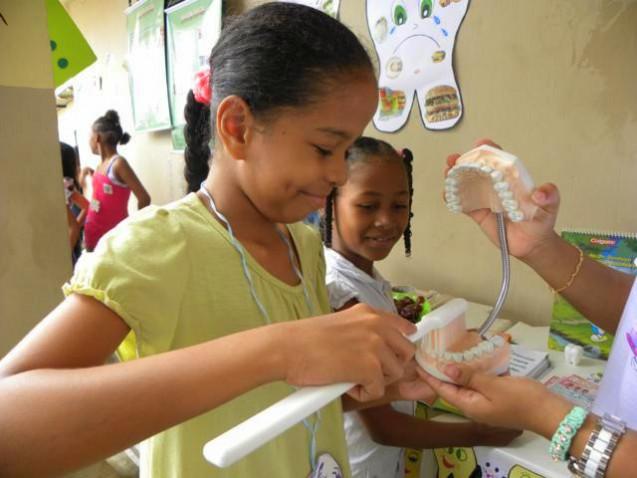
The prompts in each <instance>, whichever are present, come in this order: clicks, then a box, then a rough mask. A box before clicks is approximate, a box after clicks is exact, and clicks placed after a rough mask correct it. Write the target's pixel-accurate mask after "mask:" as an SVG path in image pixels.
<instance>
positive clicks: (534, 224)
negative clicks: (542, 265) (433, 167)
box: [445, 138, 560, 259]
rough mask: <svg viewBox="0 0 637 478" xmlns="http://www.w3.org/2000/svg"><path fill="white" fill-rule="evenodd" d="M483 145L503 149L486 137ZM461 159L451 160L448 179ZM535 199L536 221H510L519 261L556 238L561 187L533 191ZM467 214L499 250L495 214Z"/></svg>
mask: <svg viewBox="0 0 637 478" xmlns="http://www.w3.org/2000/svg"><path fill="white" fill-rule="evenodd" d="M483 144H486V145H489V146H493V147H494V148H499V149H502V148H501V147H500V146H499V145H498V144H496V143H494V142H493V141H492V140H490V139H486V138H484V139H480V140H478V141H476V143H475V144H474V146H476V147H477V146H480V145H483ZM459 157H460V154H457V153H454V154H451V155H449V156H448V157H447V165H446V168H445V177H446V176H447V173H448V172H449V170H450V169H451V168H452V167H453V166H454V165H455V164H456V161H457V160H458V158H459ZM531 200H532V201H533V202H534V203H535V205H536V206H537V207H538V209H537V212H536V213H535V216H534V217H533V219H531V220H530V221H521V222H511V221H509V220H507V221H506V227H507V238H508V243H509V252H510V253H511V255H513V256H515V257H517V258H518V259H524V258H525V257H527V256H529V255H530V254H532V253H533V252H534V251H535V250H537V249H539V248H541V247H542V246H543V245H545V244H547V243H548V242H550V241H552V240H554V239H555V238H556V233H555V231H554V227H555V221H556V219H557V212H558V210H559V206H560V194H559V191H558V189H557V186H555V185H554V184H552V183H546V184H542V185H541V186H538V187H537V188H535V190H534V191H533V193H532V195H531ZM467 215H468V216H469V217H471V218H472V219H473V220H474V221H475V222H476V223H477V224H478V225H479V226H480V228H481V229H482V230H483V231H484V233H485V234H486V236H487V237H488V238H489V239H490V240H491V242H493V243H494V244H495V245H496V246H498V247H499V241H498V232H497V222H496V216H495V213H493V212H492V211H491V210H490V209H478V210H476V211H472V212H470V213H467Z"/></svg>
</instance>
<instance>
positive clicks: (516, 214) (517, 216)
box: [509, 211, 524, 222]
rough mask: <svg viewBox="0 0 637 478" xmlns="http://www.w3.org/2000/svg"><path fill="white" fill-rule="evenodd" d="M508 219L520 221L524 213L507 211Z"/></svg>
mask: <svg viewBox="0 0 637 478" xmlns="http://www.w3.org/2000/svg"><path fill="white" fill-rule="evenodd" d="M509 219H511V221H513V222H520V221H521V220H523V219H524V214H522V211H511V212H509Z"/></svg>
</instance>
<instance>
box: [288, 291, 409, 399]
mask: <svg viewBox="0 0 637 478" xmlns="http://www.w3.org/2000/svg"><path fill="white" fill-rule="evenodd" d="M287 327H288V328H292V329H293V330H288V331H289V334H290V335H289V336H288V338H287V341H286V342H287V343H286V350H285V352H284V363H285V370H286V373H285V377H286V381H287V382H288V383H290V384H292V385H296V386H303V385H324V384H330V383H337V382H353V383H356V384H357V385H356V386H355V387H354V388H353V389H352V390H351V391H350V392H349V394H350V395H351V396H352V397H353V398H354V399H356V400H359V401H368V400H374V399H378V398H381V397H382V396H383V395H384V393H385V386H386V385H387V384H389V383H392V382H395V381H396V380H398V379H400V378H401V377H402V376H403V374H404V369H405V366H406V365H407V364H408V363H409V362H410V361H411V359H412V357H413V355H414V351H415V347H414V345H413V344H412V343H411V342H410V341H409V340H408V339H407V338H406V337H405V336H406V335H409V334H412V333H414V332H415V331H416V327H415V326H414V325H413V324H412V323H410V322H409V321H407V320H405V319H403V318H401V317H399V316H397V315H394V314H390V313H387V312H382V311H377V310H374V309H372V308H371V307H369V306H367V305H365V304H357V305H354V306H353V307H350V308H348V309H345V310H342V311H339V312H335V313H333V314H329V315H325V316H321V317H314V318H310V319H304V320H300V321H295V322H290V323H287Z"/></svg>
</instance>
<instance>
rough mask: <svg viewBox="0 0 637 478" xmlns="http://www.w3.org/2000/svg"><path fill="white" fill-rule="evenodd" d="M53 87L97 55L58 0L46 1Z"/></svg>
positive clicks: (87, 64) (66, 79)
mask: <svg viewBox="0 0 637 478" xmlns="http://www.w3.org/2000/svg"><path fill="white" fill-rule="evenodd" d="M46 14H47V26H48V29H49V40H50V46H51V62H52V64H53V83H54V85H55V87H56V88H57V87H58V86H60V85H62V84H63V83H64V82H66V81H68V80H69V79H71V78H73V77H74V76H75V75H77V74H78V73H79V72H81V71H82V70H84V69H85V68H87V67H88V66H90V65H92V64H93V63H94V62H95V60H96V59H97V57H96V56H95V53H93V50H92V49H91V47H90V46H89V44H88V43H87V41H86V39H85V38H84V36H82V33H81V32H80V30H79V29H78V28H77V26H76V25H75V23H74V22H73V20H72V19H71V17H70V15H69V14H68V13H67V12H66V10H65V9H64V7H63V6H62V5H61V4H60V1H59V0H47V1H46Z"/></svg>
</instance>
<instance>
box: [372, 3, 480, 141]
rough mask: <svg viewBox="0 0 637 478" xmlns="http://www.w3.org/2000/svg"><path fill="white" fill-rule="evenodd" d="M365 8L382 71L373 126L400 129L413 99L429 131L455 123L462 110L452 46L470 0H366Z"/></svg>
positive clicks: (406, 117) (386, 129) (445, 127)
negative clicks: (415, 99) (416, 100)
mask: <svg viewBox="0 0 637 478" xmlns="http://www.w3.org/2000/svg"><path fill="white" fill-rule="evenodd" d="M366 6H367V25H368V27H369V32H370V34H371V37H372V39H373V41H374V47H375V49H376V53H377V54H378V62H379V63H378V64H379V69H380V72H379V78H378V96H379V102H378V109H377V111H376V114H375V115H374V126H376V128H377V129H378V130H380V131H384V132H387V133H393V132H395V131H398V130H399V129H400V128H402V127H403V126H404V125H405V123H406V122H407V119H408V118H409V112H410V111H411V107H412V104H413V102H414V97H416V98H418V105H419V106H420V116H421V117H422V120H423V122H424V124H425V127H426V128H427V129H432V130H441V129H448V128H451V127H453V126H454V125H455V124H456V123H457V122H458V121H459V120H460V117H461V116H462V110H463V106H462V99H461V96H460V89H459V88H458V83H457V82H456V78H455V74H454V71H453V48H454V44H455V41H456V35H457V34H458V30H459V29H460V25H461V24H462V19H463V18H464V16H465V13H466V12H467V7H468V6H469V0H367V2H366Z"/></svg>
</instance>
